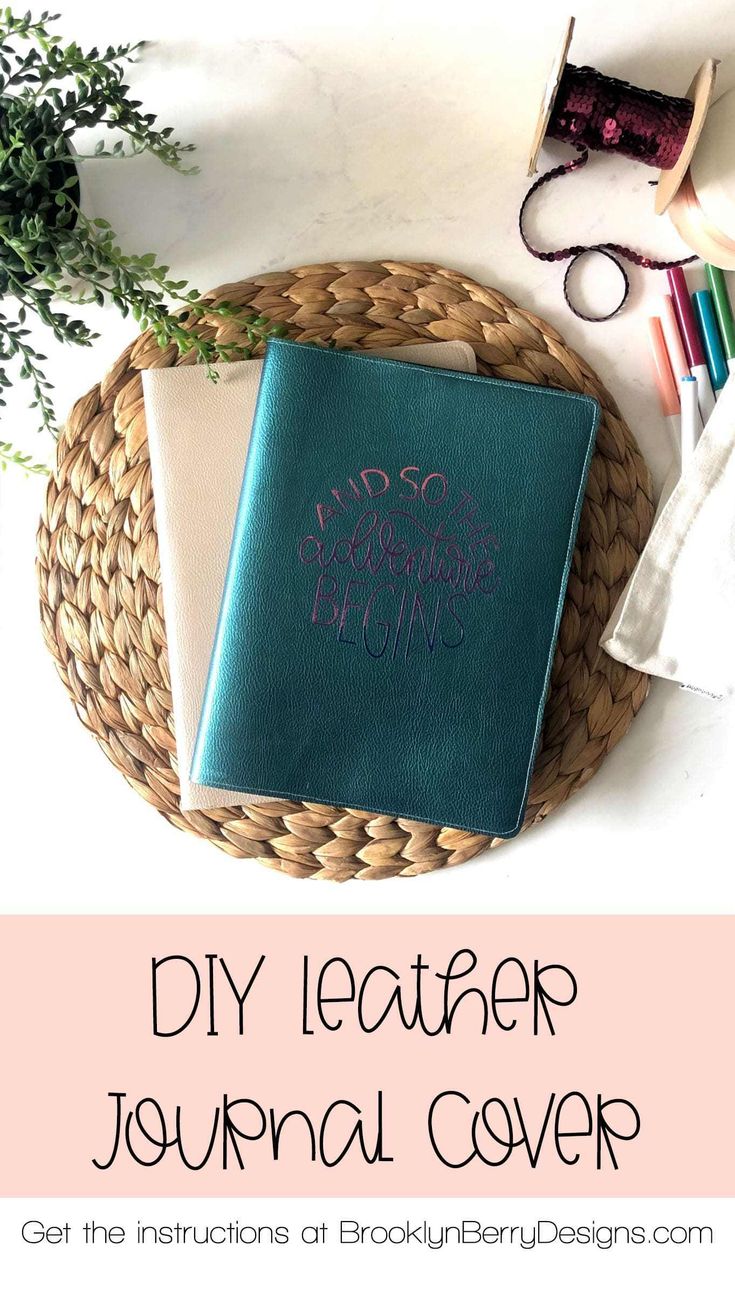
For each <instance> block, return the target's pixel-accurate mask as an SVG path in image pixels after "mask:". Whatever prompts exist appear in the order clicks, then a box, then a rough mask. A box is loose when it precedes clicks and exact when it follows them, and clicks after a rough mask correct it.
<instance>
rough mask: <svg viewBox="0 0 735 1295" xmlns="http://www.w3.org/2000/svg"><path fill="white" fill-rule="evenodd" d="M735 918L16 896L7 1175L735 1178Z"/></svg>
mask: <svg viewBox="0 0 735 1295" xmlns="http://www.w3.org/2000/svg"><path fill="white" fill-rule="evenodd" d="M734 923H735V919H733V918H717V917H712V918H710V917H704V918H698V917H686V918H676V917H666V918H649V917H625V918H622V917H621V918H605V917H565V918H553V917H538V918H520V917H519V918H515V917H466V918H460V917H446V918H443V917H442V918H438V917H434V918H432V917H421V918H418V917H416V918H403V917H400V918H399V917H395V918H375V917H367V918H357V917H346V918H345V917H340V918H328V917H324V918H317V919H309V920H307V919H303V918H289V917H268V918H262V917H258V918H251V917H214V918H212V917H206V918H204V917H202V918H196V917H166V918H161V917H72V918H66V917H49V918H44V917H32V918H31V917H10V918H3V919H2V923H1V924H2V930H1V931H0V973H1V975H2V980H1V982H0V983H1V986H2V988H1V991H0V992H1V994H2V1002H1V1008H0V1012H1V1017H0V1025H1V1027H2V1038H3V1044H4V1047H3V1052H4V1062H3V1067H2V1072H1V1073H2V1077H1V1078H0V1085H1V1087H2V1102H1V1103H0V1140H1V1152H0V1192H1V1193H2V1194H3V1195H6V1196H338V1195H351V1196H445V1197H450V1196H595V1195H597V1196H677V1195H678V1196H695V1195H700V1196H728V1195H732V1194H733V1187H734V1185H735V1175H734V1173H733V1154H734V1153H735V1118H734V1115H733V1103H732V1090H733V1078H734V1076H733V1042H732V1008H731V1004H732V997H733V967H732V957H731V953H730V950H731V948H732V945H733V931H734Z"/></svg>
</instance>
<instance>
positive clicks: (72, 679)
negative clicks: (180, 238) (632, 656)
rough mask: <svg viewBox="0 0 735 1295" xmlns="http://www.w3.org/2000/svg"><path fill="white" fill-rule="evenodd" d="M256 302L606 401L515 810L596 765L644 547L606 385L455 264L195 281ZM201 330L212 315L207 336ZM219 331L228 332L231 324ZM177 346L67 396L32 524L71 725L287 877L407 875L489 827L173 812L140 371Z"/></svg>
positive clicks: (351, 333)
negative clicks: (525, 792) (539, 729)
mask: <svg viewBox="0 0 735 1295" xmlns="http://www.w3.org/2000/svg"><path fill="white" fill-rule="evenodd" d="M208 299H211V300H212V301H217V300H228V301H230V302H233V303H238V304H242V305H244V306H252V307H254V308H255V309H256V310H257V311H258V312H259V313H261V314H263V315H267V316H268V317H269V318H271V319H273V320H278V321H280V322H282V323H283V324H285V325H286V327H287V330H288V333H289V335H290V336H292V337H295V338H300V339H302V340H309V341H318V340H321V341H324V342H327V341H331V342H334V343H336V344H337V345H338V346H347V347H356V348H360V349H370V348H371V347H376V346H380V347H385V346H396V345H401V344H402V343H409V342H413V343H415V342H416V341H417V340H420V339H422V338H423V339H426V340H427V341H430V340H431V341H437V340H439V339H447V338H452V339H464V340H466V341H468V342H469V343H470V344H471V345H472V346H473V347H474V350H475V353H476V355H477V367H478V371H479V372H480V373H486V374H494V375H496V376H498V377H502V378H509V379H512V380H514V381H518V382H534V383H544V384H548V385H551V386H556V387H564V388H566V389H567V390H569V391H583V392H585V393H587V394H589V395H592V396H596V397H597V399H598V400H599V401H600V403H601V405H602V409H603V418H602V422H601V426H600V431H599V434H598V439H597V450H596V453H595V457H594V459H593V462H592V468H591V471H590V477H589V484H588V487H587V495H586V499H585V504H584V510H583V512H582V520H581V524H580V529H579V536H578V541H577V548H576V550H575V553H574V560H573V565H572V572H571V577H570V580H569V588H568V593H567V599H566V604H565V608H564V615H563V618H562V622H561V631H560V635H559V644H558V649H557V653H556V659H555V663H554V669H553V676H552V683H551V689H550V693H549V698H548V703H547V706H546V714H545V719H544V730H543V737H542V741H541V746H540V750H539V754H538V758H537V761H536V768H535V773H534V777H533V781H532V784H531V792H530V797H529V802H528V810H527V813H526V818H525V823H524V826H525V827H528V826H530V825H531V824H532V823H537V822H539V820H540V819H542V818H545V817H546V815H547V814H549V813H550V812H551V811H552V810H553V809H555V808H556V807H557V805H561V804H562V803H563V802H564V801H565V800H567V798H568V797H569V796H570V795H571V793H572V792H573V791H576V790H577V789H578V788H579V787H581V786H583V785H584V783H586V782H588V781H589V779H590V778H591V777H592V775H593V774H594V773H595V771H596V770H597V769H598V768H599V766H600V764H601V763H602V761H603V759H604V758H605V756H606V755H607V753H608V751H610V750H611V749H612V747H613V746H615V744H616V743H617V742H618V741H619V740H620V738H621V737H622V736H623V734H624V733H625V732H626V730H627V729H628V727H629V725H630V723H631V721H632V719H633V717H634V715H635V714H636V712H637V711H638V709H639V708H640V706H641V705H642V703H643V700H644V698H645V696H646V692H647V684H648V681H647V679H646V677H645V676H644V675H640V674H638V673H636V672H635V671H633V670H629V669H627V668H626V667H625V666H622V665H619V664H618V663H616V662H614V661H612V660H611V659H610V658H609V657H608V656H606V655H605V654H604V653H603V652H602V651H601V650H600V649H599V647H598V642H599V638H600V632H601V630H602V628H603V626H604V624H605V622H606V620H607V618H608V616H609V614H610V612H611V611H612V608H613V606H614V603H615V601H616V599H617V596H618V594H619V593H620V590H621V589H622V587H623V584H624V583H625V580H626V579H627V577H628V575H629V573H630V571H631V570H632V568H633V565H634V563H635V560H636V558H637V556H638V554H639V553H640V551H641V548H642V547H643V544H644V542H645V539H646V536H647V535H648V531H649V529H650V525H651V519H652V515H653V509H652V504H651V486H650V480H649V475H648V471H647V468H646V465H645V463H644V461H643V459H642V457H641V454H640V452H639V450H638V447H637V445H636V442H635V440H634V439H633V437H632V435H631V433H630V431H629V430H628V428H627V427H626V425H625V423H624V422H623V420H622V418H621V417H620V414H619V412H618V409H617V407H616V405H615V402H614V401H613V400H612V398H611V396H610V395H609V394H608V392H607V391H606V390H605V388H604V387H603V386H602V385H601V384H600V382H599V380H598V379H597V377H596V376H595V374H594V373H593V372H592V370H591V369H590V368H589V366H588V365H587V364H585V362H584V361H583V360H582V359H580V357H579V356H578V355H576V354H575V353H574V351H571V350H570V349H569V348H568V347H567V346H566V345H565V343H564V341H563V340H562V338H561V337H560V336H559V334H558V333H557V332H555V330H554V329H552V328H550V327H549V326H548V324H545V323H544V322H543V321H542V320H540V319H537V318H536V317H535V316H534V315H531V314H529V313H528V311H525V310H520V309H519V308H518V307H517V306H516V305H514V304H513V302H512V301H509V299H508V298H507V297H505V296H503V295H502V293H500V292H496V291H495V290H494V289H492V288H486V287H482V286H481V285H480V284H477V283H474V282H473V281H472V280H471V279H468V278H466V277H465V276H464V275H462V274H459V273H457V272H455V271H453V270H445V269H441V268H439V267H437V266H434V265H415V264H404V263H401V262H396V261H382V262H370V263H365V262H336V263H334V264H329V265H309V266H305V267H302V268H301V269H297V270H289V271H282V272H280V271H279V272H277V273H274V274H262V275H256V276H255V277H254V278H252V279H245V280H243V281H242V282H240V283H235V284H227V285H225V286H224V287H222V288H220V289H217V290H216V291H215V292H212V293H210V294H209V298H208ZM214 331H215V329H214V326H212V334H213V333H214ZM226 331H227V333H228V335H229V336H230V337H232V336H234V335H236V330H235V332H233V328H232V325H228V326H227V330H226ZM178 362H179V356H178V354H177V352H176V351H175V349H174V348H170V349H169V350H167V351H161V350H160V349H159V348H158V346H157V344H156V342H155V341H154V340H153V338H152V337H151V336H150V334H144V335H143V336H141V337H139V338H138V339H137V340H136V341H135V342H134V343H133V344H132V345H131V346H129V347H128V348H127V350H125V351H124V352H123V354H122V355H121V356H120V358H119V360H118V361H117V363H116V364H115V365H114V366H113V367H112V369H111V370H110V372H109V373H108V374H107V376H106V377H105V378H104V379H103V381H102V382H101V383H100V384H99V386H96V387H93V388H92V390H91V391H90V392H88V393H87V395H86V396H83V397H82V398H81V400H79V401H77V403H76V404H75V406H74V408H73V409H72V411H71V414H70V416H69V419H68V422H67V424H66V427H65V429H64V431H63V433H62V435H61V437H60V439H59V443H58V453H57V462H56V468H55V471H54V473H53V477H52V479H51V481H50V484H49V487H48V493H47V498H46V506H45V510H44V514H43V517H42V520H41V526H40V530H39V536H38V568H39V578H40V589H41V611H42V623H43V632H44V635H45V639H46V642H47V644H48V647H49V650H50V651H51V653H52V655H53V657H54V659H55V661H56V665H57V668H58V671H59V674H60V676H61V679H62V681H63V683H64V685H65V687H66V689H67V691H68V692H69V694H70V696H71V698H72V700H73V702H74V705H75V707H76V710H77V714H78V715H79V718H80V719H81V721H82V723H83V724H84V725H85V726H86V727H87V728H88V729H90V730H91V732H92V733H93V734H94V736H95V737H96V738H97V741H98V742H99V744H100V746H101V747H102V749H103V750H104V752H105V753H106V755H107V756H108V757H109V759H110V760H111V761H112V763H113V764H114V765H116V767H117V768H118V769H119V770H120V771H121V773H122V774H123V775H124V776H125V778H126V779H127V781H128V782H129V783H130V785H131V786H132V787H134V788H135V790H136V791H137V792H139V794H140V795H141V796H144V797H145V799H146V800H147V801H149V802H150V804H151V805H154V806H155V808H156V809H158V810H159V811H160V812H161V813H162V814H164V815H165V816H166V818H168V820H169V821H170V822H171V823H174V824H175V825H176V826H177V827H181V828H184V829H186V830H187V831H189V832H193V833H195V834H196V835H198V836H202V837H205V838H206V839H207V840H210V841H212V842H214V844H215V845H218V846H220V848H221V849H223V850H226V851H227V852H228V853H229V854H232V855H235V856H237V857H239V858H247V859H258V860H260V861H261V862H263V863H265V864H267V865H269V866H270V867H273V868H277V869H279V870H280V871H282V872H285V873H288V874H289V875H290V876H293V877H318V878H330V879H333V880H336V881H345V880H347V879H349V878H351V877H359V878H361V879H364V878H380V877H391V876H395V875H397V874H400V875H401V876H414V875H416V874H417V873H422V872H430V871H432V870H434V869H436V868H444V867H447V866H449V865H453V864H458V863H462V862H464V860H466V859H469V858H471V857H472V856H473V855H476V854H478V853H479V852H480V851H481V850H483V849H485V848H486V847H487V846H490V845H494V844H498V843H499V842H496V841H493V840H490V839H489V838H487V837H483V836H478V835H474V834H472V833H470V832H461V831H457V830H456V829H453V828H446V827H440V826H436V827H432V826H428V825H427V824H425V823H415V822H413V821H408V820H406V819H401V818H399V819H394V818H389V817H387V816H385V815H382V816H377V815H374V814H369V813H365V812H362V811H358V810H352V809H347V808H344V807H341V806H338V807H334V806H324V805H312V804H301V803H294V802H284V801H281V802H278V803H277V804H270V805H259V806H248V807H244V808H242V809H233V808H230V809H221V810H208V811H206V812H203V811H197V812H192V813H184V812H182V811H181V809H180V806H179V785H178V777H177V772H176V747H175V741H174V731H173V722H172V715H171V694H170V691H169V675H168V660H167V655H166V631H165V626H164V623H163V615H162V610H161V590H160V584H159V566H158V542H157V538H156V527H155V516H154V509H153V498H152V495H151V477H150V469H149V463H148V445H147V440H146V426H145V413H144V408H143V391H142V383H141V378H140V370H141V369H144V368H147V367H153V366H160V365H171V364H175V363H178Z"/></svg>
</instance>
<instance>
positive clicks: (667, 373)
mask: <svg viewBox="0 0 735 1295" xmlns="http://www.w3.org/2000/svg"><path fill="white" fill-rule="evenodd" d="M648 342H649V345H650V348H651V355H652V357H653V369H654V373H655V375H656V388H657V390H658V397H659V400H660V402H661V413H662V414H663V416H664V418H665V419H666V422H667V423H668V425H669V431H670V434H671V441H672V445H673V447H674V450H675V452H676V454H677V455H678V453H679V448H680V436H681V426H680V419H679V411H680V402H679V392H678V390H677V386H676V383H675V381H674V375H673V373H672V372H671V365H670V364H669V357H668V355H667V354H666V343H665V341H664V332H663V328H662V327H661V320H660V319H659V317H658V315H653V316H652V317H651V319H649V321H648Z"/></svg>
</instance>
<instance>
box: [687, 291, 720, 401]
mask: <svg viewBox="0 0 735 1295" xmlns="http://www.w3.org/2000/svg"><path fill="white" fill-rule="evenodd" d="M692 301H693V302H694V309H695V311H696V315H697V323H698V324H699V332H700V336H701V338H702V342H703V344H704V350H705V354H706V356H707V368H708V369H709V376H710V381H711V383H712V386H713V388H714V390H715V391H720V390H721V388H722V387H724V385H725V383H726V382H727V372H728V370H727V363H726V361H725V353H724V351H723V349H722V342H721V341H720V330H719V328H718V327H717V318H716V316H715V307H714V303H713V301H712V293H711V292H708V291H707V289H706V288H703V289H702V291H701V292H695V293H694V294H693V295H692Z"/></svg>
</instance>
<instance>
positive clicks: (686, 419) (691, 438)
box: [679, 377, 702, 472]
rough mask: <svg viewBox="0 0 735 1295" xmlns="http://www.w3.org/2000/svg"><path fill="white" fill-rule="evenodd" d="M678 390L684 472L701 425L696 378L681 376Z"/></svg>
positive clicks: (693, 449) (695, 445) (694, 447)
mask: <svg viewBox="0 0 735 1295" xmlns="http://www.w3.org/2000/svg"><path fill="white" fill-rule="evenodd" d="M679 391H680V392H681V470H682V472H685V471H686V467H687V464H688V463H689V462H690V460H691V457H692V455H693V454H694V451H695V449H696V448H697V441H698V440H699V434H700V431H701V427H702V422H701V419H700V416H699V404H698V402H697V380H696V378H692V377H688V378H682V379H681V381H680V383H679Z"/></svg>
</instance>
